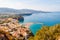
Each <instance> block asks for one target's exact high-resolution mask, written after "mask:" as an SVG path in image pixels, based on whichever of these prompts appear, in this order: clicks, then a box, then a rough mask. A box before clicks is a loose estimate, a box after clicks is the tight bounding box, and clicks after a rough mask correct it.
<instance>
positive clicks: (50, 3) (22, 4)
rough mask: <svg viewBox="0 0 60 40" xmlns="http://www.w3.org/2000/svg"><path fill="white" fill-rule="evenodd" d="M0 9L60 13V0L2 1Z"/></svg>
mask: <svg viewBox="0 0 60 40" xmlns="http://www.w3.org/2000/svg"><path fill="white" fill-rule="evenodd" d="M0 7H6V8H7V7H8V8H14V9H34V10H43V11H60V0H0Z"/></svg>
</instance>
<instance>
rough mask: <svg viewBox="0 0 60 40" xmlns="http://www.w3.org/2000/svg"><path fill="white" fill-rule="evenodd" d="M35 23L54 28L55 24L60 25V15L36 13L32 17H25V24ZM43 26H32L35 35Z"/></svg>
mask: <svg viewBox="0 0 60 40" xmlns="http://www.w3.org/2000/svg"><path fill="white" fill-rule="evenodd" d="M27 22H33V23H43V25H48V26H52V25H55V24H60V13H36V14H32V15H31V16H25V17H24V23H27ZM41 27H42V26H41V24H32V25H31V26H30V30H31V31H32V33H33V34H35V33H36V32H37V31H38V29H40V28H41Z"/></svg>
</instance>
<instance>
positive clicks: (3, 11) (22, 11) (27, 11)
mask: <svg viewBox="0 0 60 40" xmlns="http://www.w3.org/2000/svg"><path fill="white" fill-rule="evenodd" d="M9 13H10V14H32V13H44V11H37V10H32V9H19V10H17V9H12V8H0V14H9Z"/></svg>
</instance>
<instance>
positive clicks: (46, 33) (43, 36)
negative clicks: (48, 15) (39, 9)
mask: <svg viewBox="0 0 60 40" xmlns="http://www.w3.org/2000/svg"><path fill="white" fill-rule="evenodd" d="M29 40H60V24H56V25H54V26H50V27H48V26H43V27H42V28H41V29H40V30H39V31H38V32H37V33H36V35H35V36H34V37H32V36H31V37H30V38H29Z"/></svg>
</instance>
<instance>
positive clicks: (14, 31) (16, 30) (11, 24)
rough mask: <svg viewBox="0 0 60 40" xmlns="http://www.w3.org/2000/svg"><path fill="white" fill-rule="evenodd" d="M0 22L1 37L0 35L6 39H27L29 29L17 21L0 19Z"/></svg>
mask: <svg viewBox="0 0 60 40" xmlns="http://www.w3.org/2000/svg"><path fill="white" fill-rule="evenodd" d="M0 21H1V23H0V33H1V34H2V35H1V34H0V35H1V37H2V36H3V37H4V38H6V39H9V40H13V39H16V40H23V39H25V37H28V35H29V34H30V33H31V31H30V30H29V28H27V27H25V26H24V25H22V24H20V23H19V21H18V20H17V19H14V18H4V19H0ZM2 32H3V33H2ZM5 36H6V37H5ZM3 37H2V38H3Z"/></svg>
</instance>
